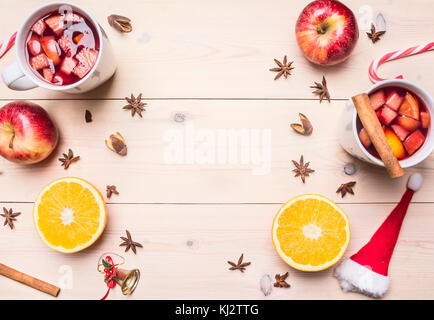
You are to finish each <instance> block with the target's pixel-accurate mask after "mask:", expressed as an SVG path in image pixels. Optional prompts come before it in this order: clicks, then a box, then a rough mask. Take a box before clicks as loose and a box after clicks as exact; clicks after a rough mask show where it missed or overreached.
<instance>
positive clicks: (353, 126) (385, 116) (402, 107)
mask: <svg viewBox="0 0 434 320" xmlns="http://www.w3.org/2000/svg"><path fill="white" fill-rule="evenodd" d="M366 93H367V94H368V95H369V99H370V102H371V107H372V108H373V110H374V111H375V113H376V115H377V118H378V120H379V121H380V123H381V125H382V127H383V130H384V134H385V136H386V139H387V142H388V144H389V145H390V147H391V149H392V151H393V153H394V154H395V156H396V157H397V158H398V160H399V163H400V165H401V166H402V167H403V168H406V167H411V166H414V165H416V164H418V163H420V162H422V161H423V160H424V159H426V158H427V157H428V156H429V155H430V154H431V153H432V151H433V149H434V133H433V131H432V129H431V123H432V121H431V119H432V117H433V115H434V102H433V98H432V97H431V96H430V94H429V93H428V92H427V91H425V90H424V89H422V88H421V87H420V86H418V85H416V84H413V83H411V82H409V81H405V80H401V79H393V80H386V81H382V82H380V83H377V84H376V85H374V86H373V87H372V88H371V89H369V90H368V91H367V92H366ZM343 121H344V122H343V123H344V124H345V125H344V127H343V128H342V131H341V134H340V143H341V145H342V147H343V148H344V149H345V150H346V151H347V152H349V153H350V154H352V155H353V156H355V157H357V158H359V159H361V160H364V161H366V162H370V163H373V164H376V165H379V166H384V163H383V161H382V160H381V159H380V157H379V155H378V153H377V151H376V150H375V148H374V146H373V145H372V143H371V141H370V139H369V136H368V134H367V133H366V131H365V129H364V128H363V125H362V123H361V121H360V119H359V117H358V115H357V112H356V110H355V107H354V105H353V103H352V102H351V101H350V102H349V103H348V104H347V106H346V109H345V112H344V114H343Z"/></svg>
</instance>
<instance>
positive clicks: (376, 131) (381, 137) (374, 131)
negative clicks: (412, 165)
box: [352, 93, 405, 178]
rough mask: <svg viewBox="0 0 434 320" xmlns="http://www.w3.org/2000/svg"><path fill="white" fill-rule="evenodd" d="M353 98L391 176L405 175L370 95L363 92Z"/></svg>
mask: <svg viewBox="0 0 434 320" xmlns="http://www.w3.org/2000/svg"><path fill="white" fill-rule="evenodd" d="M352 100H353V103H354V106H355V107H356V110H357V114H358V115H359V118H360V121H361V122H362V125H363V127H364V128H365V130H366V133H367V134H368V136H369V138H370V139H371V142H372V144H373V145H374V147H375V149H376V150H377V152H378V154H379V155H380V158H381V160H382V161H383V163H384V166H385V167H386V170H387V172H388V173H389V176H390V177H391V178H398V177H401V176H403V175H404V174H405V172H404V169H402V167H401V165H400V164H399V161H398V159H397V158H396V156H395V154H394V153H393V151H392V148H391V147H390V145H389V143H388V142H387V139H386V135H385V134H384V130H383V128H382V126H381V123H380V121H379V120H378V118H377V115H376V114H375V111H374V109H373V108H372V107H371V102H370V100H369V96H368V95H367V94H366V93H361V94H358V95H356V96H354V97H352Z"/></svg>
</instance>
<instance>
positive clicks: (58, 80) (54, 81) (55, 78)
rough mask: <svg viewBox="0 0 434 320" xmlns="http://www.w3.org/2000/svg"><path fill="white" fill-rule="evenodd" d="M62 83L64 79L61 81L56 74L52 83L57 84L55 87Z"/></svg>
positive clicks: (59, 76)
mask: <svg viewBox="0 0 434 320" xmlns="http://www.w3.org/2000/svg"><path fill="white" fill-rule="evenodd" d="M63 82H64V79H63V77H62V75H61V74H59V73H56V75H55V76H54V78H53V83H54V84H57V85H62V84H63Z"/></svg>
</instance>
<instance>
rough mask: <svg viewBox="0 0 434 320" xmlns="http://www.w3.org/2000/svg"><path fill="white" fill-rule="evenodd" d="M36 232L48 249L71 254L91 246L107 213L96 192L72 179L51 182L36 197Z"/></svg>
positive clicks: (34, 211) (34, 216)
mask: <svg viewBox="0 0 434 320" xmlns="http://www.w3.org/2000/svg"><path fill="white" fill-rule="evenodd" d="M33 219H34V223H35V227H36V231H37V232H38V234H39V236H40V237H41V239H42V241H43V242H44V243H45V244H46V245H47V246H49V247H50V248H52V249H54V250H57V251H60V252H64V253H73V252H77V251H80V250H83V249H85V248H87V247H89V246H90V245H92V244H93V243H94V242H95V241H96V240H97V239H98V238H99V237H100V235H101V234H102V232H103V230H104V228H105V225H106V222H107V210H106V207H105V203H104V199H103V197H102V195H101V193H99V191H98V190H97V189H96V188H95V187H94V186H92V185H91V184H90V183H89V182H87V181H85V180H82V179H79V178H73V177H66V178H61V179H58V180H55V181H53V182H51V183H50V184H48V185H47V186H46V187H45V188H44V189H42V191H41V192H40V193H39V195H38V198H37V199H36V201H35V205H34V207H33Z"/></svg>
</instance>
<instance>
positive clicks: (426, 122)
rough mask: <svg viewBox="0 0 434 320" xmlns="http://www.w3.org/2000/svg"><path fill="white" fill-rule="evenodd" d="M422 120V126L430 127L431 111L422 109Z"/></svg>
mask: <svg viewBox="0 0 434 320" xmlns="http://www.w3.org/2000/svg"><path fill="white" fill-rule="evenodd" d="M420 122H421V123H422V128H425V129H428V128H429V125H430V123H431V116H430V114H429V112H425V111H422V112H421V113H420Z"/></svg>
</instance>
